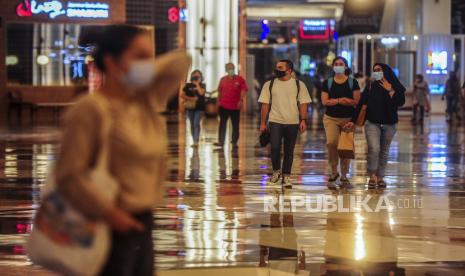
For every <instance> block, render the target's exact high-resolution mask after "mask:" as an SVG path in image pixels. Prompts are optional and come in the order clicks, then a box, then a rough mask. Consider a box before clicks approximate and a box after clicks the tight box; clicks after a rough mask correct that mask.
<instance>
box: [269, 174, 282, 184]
mask: <svg viewBox="0 0 465 276" xmlns="http://www.w3.org/2000/svg"><path fill="white" fill-rule="evenodd" d="M280 179H281V172H280V171H274V172H273V175H272V176H271V177H270V180H268V184H270V185H277V184H278V182H279V180H280Z"/></svg>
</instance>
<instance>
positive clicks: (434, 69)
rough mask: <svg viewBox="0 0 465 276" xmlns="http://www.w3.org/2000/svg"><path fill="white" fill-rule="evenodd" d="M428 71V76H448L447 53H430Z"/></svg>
mask: <svg viewBox="0 0 465 276" xmlns="http://www.w3.org/2000/svg"><path fill="white" fill-rule="evenodd" d="M427 67H428V69H426V74H430V75H447V73H448V72H447V52H446V51H441V52H438V51H435V52H433V51H428V66H427Z"/></svg>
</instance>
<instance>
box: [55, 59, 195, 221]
mask: <svg viewBox="0 0 465 276" xmlns="http://www.w3.org/2000/svg"><path fill="white" fill-rule="evenodd" d="M161 59H163V58H161ZM162 61H163V62H160V64H159V65H160V66H159V67H160V68H164V69H163V71H161V70H160V71H161V72H160V76H159V77H156V78H155V81H154V87H153V89H150V90H147V91H145V92H144V93H140V94H138V95H137V96H136V97H133V98H131V100H129V101H126V102H122V101H109V106H110V108H109V110H107V111H106V112H105V111H104V110H102V108H101V105H100V104H99V102H98V101H102V100H107V99H105V98H104V96H102V95H98V94H97V95H93V96H86V97H85V98H84V99H82V100H80V101H79V102H78V103H77V104H76V105H75V106H74V107H72V108H71V109H70V110H69V111H68V112H67V114H66V115H65V117H64V129H63V139H62V144H61V150H60V153H59V156H58V160H57V163H56V167H55V178H56V183H57V188H58V190H59V191H61V192H62V193H63V195H64V196H65V197H66V198H67V199H68V200H69V201H70V202H71V203H72V204H73V205H74V206H75V208H77V209H78V210H80V211H81V212H82V213H83V214H85V215H87V216H89V217H96V218H98V217H100V216H102V215H103V214H105V213H106V212H107V211H108V210H110V209H111V208H113V207H115V206H114V205H115V204H116V206H117V207H119V208H122V209H124V210H126V211H128V212H131V213H137V212H143V211H147V210H151V209H152V208H153V206H155V205H156V204H158V203H160V202H161V199H162V197H163V195H164V191H163V183H164V181H165V176H166V164H167V152H166V149H167V138H166V124H165V123H164V118H163V117H162V115H159V113H158V112H157V111H158V110H157V108H158V109H159V108H161V107H163V106H165V104H166V102H167V100H168V99H169V98H170V97H171V96H172V95H173V94H174V93H176V92H177V91H176V86H177V85H179V83H180V81H181V79H182V77H183V75H184V74H185V73H186V72H187V68H188V67H189V64H190V59H189V58H188V57H187V56H186V55H184V54H171V56H169V57H165V58H164V60H162ZM155 64H156V63H155ZM168 64H171V65H170V66H167V65H168ZM172 64H175V65H176V66H172ZM162 65H163V66H162ZM156 68H157V69H158V67H157V66H156ZM109 116H111V128H110V130H109V133H108V135H109V138H108V143H109V144H108V145H109V158H108V159H109V160H108V163H109V164H108V170H109V172H110V174H111V175H112V176H113V177H114V178H115V180H116V181H117V183H118V186H119V192H118V195H117V201H116V203H114V202H109V201H106V200H105V199H104V197H102V196H101V195H100V194H99V193H98V192H97V191H96V190H95V188H94V183H92V179H91V177H90V175H91V171H92V170H93V169H94V168H95V166H96V162H97V158H98V154H99V152H100V150H101V148H102V139H101V136H102V135H101V129H102V126H103V124H104V123H107V120H108V119H109Z"/></svg>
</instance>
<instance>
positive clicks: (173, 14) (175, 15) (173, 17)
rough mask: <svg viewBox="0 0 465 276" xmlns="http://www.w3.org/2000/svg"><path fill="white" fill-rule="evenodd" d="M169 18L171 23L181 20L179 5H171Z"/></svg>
mask: <svg viewBox="0 0 465 276" xmlns="http://www.w3.org/2000/svg"><path fill="white" fill-rule="evenodd" d="M168 20H169V21H170V22H171V23H176V22H178V21H179V9H178V8H177V7H171V8H169V9H168Z"/></svg>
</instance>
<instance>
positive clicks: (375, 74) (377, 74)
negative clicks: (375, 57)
mask: <svg viewBox="0 0 465 276" xmlns="http://www.w3.org/2000/svg"><path fill="white" fill-rule="evenodd" d="M371 76H372V77H373V78H374V79H375V80H377V81H380V80H382V79H383V77H384V74H383V72H373V73H371Z"/></svg>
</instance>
